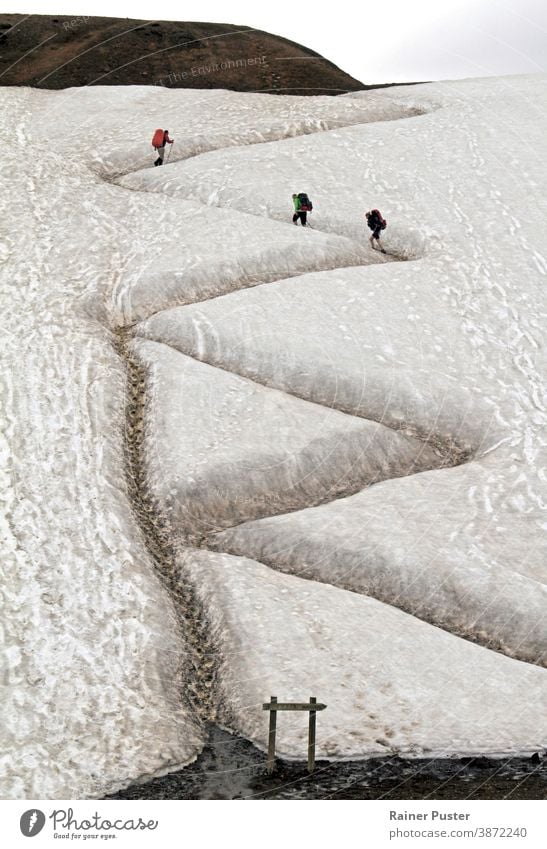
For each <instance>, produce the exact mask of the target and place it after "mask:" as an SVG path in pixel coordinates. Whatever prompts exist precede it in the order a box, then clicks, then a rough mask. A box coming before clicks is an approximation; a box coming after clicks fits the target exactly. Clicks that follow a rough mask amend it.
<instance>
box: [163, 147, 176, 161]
mask: <svg viewBox="0 0 547 849" xmlns="http://www.w3.org/2000/svg"><path fill="white" fill-rule="evenodd" d="M173 144H175V142H173ZM173 144H170V145H169V153H168V154H167V159H166V160H165V164H166V165H167V163H168V162H169V157H170V156H171V151H172V150H173Z"/></svg>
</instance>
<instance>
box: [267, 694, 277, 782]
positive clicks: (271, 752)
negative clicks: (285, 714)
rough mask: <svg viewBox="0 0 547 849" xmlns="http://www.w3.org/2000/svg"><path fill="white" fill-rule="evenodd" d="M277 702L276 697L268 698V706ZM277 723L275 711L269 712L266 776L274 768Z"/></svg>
mask: <svg viewBox="0 0 547 849" xmlns="http://www.w3.org/2000/svg"><path fill="white" fill-rule="evenodd" d="M276 702H277V696H270V704H271V705H273V704H275V703H276ZM276 722H277V711H276V710H275V709H274V710H270V731H269V734H268V775H271V774H272V772H273V771H274V768H275V726H276Z"/></svg>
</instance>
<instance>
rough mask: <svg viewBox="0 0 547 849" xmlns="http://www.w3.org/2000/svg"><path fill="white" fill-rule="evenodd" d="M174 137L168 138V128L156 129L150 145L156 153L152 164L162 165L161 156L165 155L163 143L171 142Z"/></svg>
mask: <svg viewBox="0 0 547 849" xmlns="http://www.w3.org/2000/svg"><path fill="white" fill-rule="evenodd" d="M173 142H174V139H170V138H169V130H156V132H155V133H154V138H153V139H152V147H153V148H154V150H155V151H156V152H157V154H158V158H157V159H156V161H155V162H154V165H163V157H164V156H165V145H166V144H173Z"/></svg>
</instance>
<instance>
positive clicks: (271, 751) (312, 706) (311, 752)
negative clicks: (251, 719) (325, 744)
mask: <svg viewBox="0 0 547 849" xmlns="http://www.w3.org/2000/svg"><path fill="white" fill-rule="evenodd" d="M326 707H327V706H326V705H324V704H322V703H321V702H318V701H317V699H316V698H315V696H312V697H311V699H310V700H309V702H308V703H307V704H301V703H300V702H278V701H277V696H270V701H269V702H266V703H265V704H263V705H262V710H269V711H270V731H269V734H268V775H271V774H272V772H273V771H274V768H275V726H276V723H277V711H278V710H307V711H308V713H309V715H310V719H309V730H308V772H313V771H314V769H315V723H316V717H317V711H318V710H325V708H326Z"/></svg>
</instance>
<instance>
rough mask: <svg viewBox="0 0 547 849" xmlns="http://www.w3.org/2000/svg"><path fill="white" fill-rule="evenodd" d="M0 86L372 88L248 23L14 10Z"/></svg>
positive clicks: (3, 47) (2, 38)
mask: <svg viewBox="0 0 547 849" xmlns="http://www.w3.org/2000/svg"><path fill="white" fill-rule="evenodd" d="M0 85H19V86H33V87H36V88H46V89H62V88H69V87H71V86H85V85H164V86H166V87H170V88H227V89H233V90H236V91H264V92H271V93H280V94H310V95H314V94H315V95H317V94H341V93H342V92H347V91H357V90H359V89H363V88H368V87H369V86H365V85H363V84H362V83H360V82H359V81H358V80H355V79H353V77H350V76H349V75H348V74H346V73H344V71H341V70H340V68H337V67H336V65H333V64H332V62H329V61H327V60H326V59H324V58H323V57H322V56H320V55H319V54H317V53H314V51H313V50H308V49H307V48H306V47H302V46H301V45H299V44H295V43H294V42H292V41H288V40H287V39H284V38H281V37H279V36H276V35H270V34H268V33H266V32H262V31H260V30H254V29H251V28H250V27H246V26H234V25H231V24H212V23H179V22H174V21H138V20H130V19H118V18H96V17H72V18H71V17H66V16H61V15H59V16H56V17H50V16H46V15H30V16H28V15H8V14H0Z"/></svg>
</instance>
